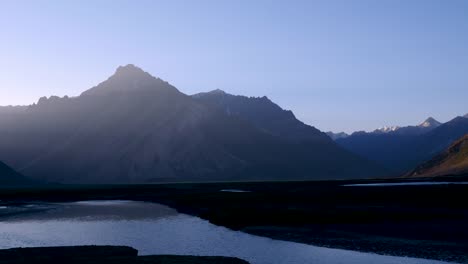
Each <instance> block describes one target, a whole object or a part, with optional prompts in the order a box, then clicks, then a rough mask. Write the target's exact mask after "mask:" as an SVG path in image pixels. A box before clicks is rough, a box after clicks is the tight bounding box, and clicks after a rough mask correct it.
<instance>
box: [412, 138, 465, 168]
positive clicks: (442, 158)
mask: <svg viewBox="0 0 468 264" xmlns="http://www.w3.org/2000/svg"><path fill="white" fill-rule="evenodd" d="M461 174H468V134H466V135H465V136H464V137H462V138H461V139H459V140H457V141H455V142H454V143H453V144H452V145H451V146H450V147H449V148H448V149H446V150H445V151H444V152H442V153H440V154H438V155H437V156H435V157H434V158H432V159H431V160H429V161H427V162H424V163H423V164H421V165H419V166H418V167H416V169H414V170H413V171H411V172H410V173H408V175H407V176H408V177H435V176H444V175H461Z"/></svg>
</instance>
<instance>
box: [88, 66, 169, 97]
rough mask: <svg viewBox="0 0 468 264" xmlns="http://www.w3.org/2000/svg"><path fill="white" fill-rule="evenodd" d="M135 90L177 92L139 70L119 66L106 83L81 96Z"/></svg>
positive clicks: (165, 83)
mask: <svg viewBox="0 0 468 264" xmlns="http://www.w3.org/2000/svg"><path fill="white" fill-rule="evenodd" d="M137 90H177V89H176V88H175V87H173V86H171V85H170V84H169V83H167V82H165V81H163V80H161V79H159V78H156V77H153V76H152V75H151V74H149V73H148V72H145V71H144V70H142V69H141V68H139V67H137V66H135V65H133V64H127V65H125V66H119V67H118V68H117V69H116V71H115V73H114V74H113V75H112V76H111V77H109V78H108V79H107V80H106V81H104V82H102V83H100V84H99V85H97V86H95V87H93V88H91V89H89V90H88V91H85V92H84V93H82V95H103V94H109V93H116V92H119V93H122V92H131V91H137Z"/></svg>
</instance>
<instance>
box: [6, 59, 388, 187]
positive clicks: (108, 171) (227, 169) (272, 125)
mask: <svg viewBox="0 0 468 264" xmlns="http://www.w3.org/2000/svg"><path fill="white" fill-rule="evenodd" d="M0 123H1V124H2V126H1V127H0V160H3V161H5V162H6V163H7V164H9V165H10V166H12V167H13V168H15V169H16V170H18V171H19V172H21V173H22V174H24V175H27V176H29V177H32V178H34V179H40V180H46V181H52V182H61V183H148V182H167V181H177V182H180V181H232V180H265V179H269V180H292V179H344V178H366V177H376V176H379V175H382V174H383V173H384V170H382V168H381V167H379V166H377V165H375V163H373V162H371V161H368V160H367V159H365V158H361V157H359V156H358V155H356V154H353V153H351V152H349V151H347V150H344V149H343V148H342V147H340V146H338V145H337V144H336V143H335V142H333V141H332V140H331V139H330V138H329V137H327V136H326V135H325V134H324V133H322V132H320V131H319V130H317V129H316V128H314V127H311V126H308V125H305V124H304V123H302V122H300V121H299V120H297V119H296V118H295V117H294V114H293V113H292V112H290V111H285V110H283V109H281V108H280V107H279V106H277V105H276V104H274V103H273V102H271V101H270V100H269V99H268V98H266V97H262V98H248V97H243V96H233V95H229V94H227V93H224V92H222V91H213V92H209V93H204V94H198V95H194V96H188V95H185V94H183V93H181V92H180V91H178V90H177V89H176V88H175V87H174V86H172V85H170V84H169V83H167V82H165V81H163V80H161V79H159V78H155V77H153V76H151V75H150V74H148V73H146V72H144V71H143V70H141V69H140V68H138V67H135V66H133V65H127V66H124V67H119V68H118V69H117V71H116V72H115V74H114V75H112V76H111V77H110V78H109V79H107V80H106V81H104V82H102V83H100V84H99V85H97V86H95V87H93V88H91V89H89V90H87V91H85V92H83V93H82V94H81V95H80V96H78V97H63V98H61V97H56V96H52V97H49V98H46V97H43V98H41V99H40V100H39V101H38V103H37V104H34V105H31V106H29V107H20V108H10V109H8V111H6V110H5V111H2V110H0Z"/></svg>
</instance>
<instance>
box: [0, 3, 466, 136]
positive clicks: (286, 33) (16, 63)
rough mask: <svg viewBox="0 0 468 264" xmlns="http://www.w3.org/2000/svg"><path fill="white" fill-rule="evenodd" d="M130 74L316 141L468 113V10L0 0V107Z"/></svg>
mask: <svg viewBox="0 0 468 264" xmlns="http://www.w3.org/2000/svg"><path fill="white" fill-rule="evenodd" d="M128 63H133V64H135V65H137V66H140V67H141V68H143V69H144V70H146V71H148V72H150V73H151V74H153V75H155V76H158V77H160V78H162V79H164V80H166V81H169V82H170V83H172V84H173V85H175V86H176V87H178V88H179V89H180V90H181V91H183V92H185V93H188V94H192V93H197V92H201V91H208V90H212V89H216V88H219V89H223V90H225V91H227V92H230V93H233V94H243V95H248V96H263V95H267V96H268V97H269V98H270V99H272V100H273V101H275V102H277V103H278V104H279V105H281V106H282V107H284V108H286V109H291V110H293V111H294V112H295V114H296V116H297V117H298V118H299V119H301V120H303V121H304V122H306V123H308V124H311V125H314V126H316V127H317V128H319V129H321V130H324V131H327V130H333V131H342V130H344V131H347V132H350V131H354V130H371V129H374V128H377V127H380V126H383V125H408V124H416V123H419V122H421V121H423V119H425V118H426V117H428V116H433V117H435V118H436V119H439V120H440V121H447V120H449V119H451V118H453V117H454V116H456V115H462V114H465V113H467V112H468V1H463V0H462V1H457V0H450V1H446V0H440V1H430V0H421V1H419V0H379V1H374V0H368V1H359V0H342V1H332V0H324V1H313V0H305V1H290V0H288V1H286V0H284V1H273V0H265V1H262V0H245V1H242V0H213V1H204V0H196V1H195V0H185V1H177V0H168V1H157V0H154V1H142V0H129V1H118V0H112V1H104V0H92V1H86V0H80V1H71V0H69V1H68V0H65V1H63V0H60V1H41V0H31V1H21V0H11V1H10V0H2V1H0V105H10V104H13V105H17V104H31V103H33V102H36V101H37V100H38V98H39V97H41V96H50V95H59V96H63V95H70V96H73V95H78V94H80V93H81V92H82V91H84V90H86V89H88V88H91V87H92V86H94V85H96V84H97V83H99V82H101V81H103V80H105V79H106V78H107V77H108V76H109V75H111V74H112V73H113V72H114V71H115V68H117V66H119V65H124V64H128Z"/></svg>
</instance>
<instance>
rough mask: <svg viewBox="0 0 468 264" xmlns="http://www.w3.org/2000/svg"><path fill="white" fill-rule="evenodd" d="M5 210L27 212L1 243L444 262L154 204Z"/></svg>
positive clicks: (256, 263) (308, 259) (278, 260)
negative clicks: (330, 243) (245, 226)
mask: <svg viewBox="0 0 468 264" xmlns="http://www.w3.org/2000/svg"><path fill="white" fill-rule="evenodd" d="M0 210H10V211H14V210H22V211H23V213H21V214H17V215H16V216H11V217H4V218H3V219H2V220H1V221H0V248H12V247H38V246H72V245H125V246H131V247H134V248H136V249H138V250H139V254H140V255H154V254H171V255H204V256H231V257H238V258H241V259H244V260H247V261H249V262H250V263H252V264H284V263H287V264H306V263H314V264H322V263H323V264H325V263H326V264H338V263H351V264H353V263H356V264H358V263H359V264H366V263H369V264H370V263H380V264H390V263H392V264H393V263H395V264H397V263H398V264H430V263H444V262H440V261H433V260H424V259H415V258H405V257H392V256H382V255H376V254H369V253H361V252H354V251H349V250H340V249H329V248H321V247H315V246H310V245H305V244H300V243H293V242H286V241H279V240H273V239H269V238H263V237H258V236H253V235H249V234H245V233H242V232H236V231H232V230H229V229H227V228H224V227H219V226H215V225H213V224H210V223H209V222H208V221H205V220H202V219H200V218H197V217H193V216H189V215H185V214H180V213H178V212H177V211H176V210H174V209H171V208H169V207H166V206H163V205H159V204H154V203H145V202H134V201H83V202H74V203H61V204H30V205H23V206H21V208H10V207H2V208H0ZM0 213H1V212H0Z"/></svg>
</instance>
